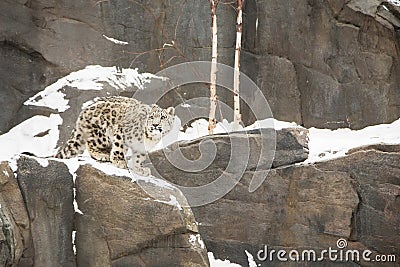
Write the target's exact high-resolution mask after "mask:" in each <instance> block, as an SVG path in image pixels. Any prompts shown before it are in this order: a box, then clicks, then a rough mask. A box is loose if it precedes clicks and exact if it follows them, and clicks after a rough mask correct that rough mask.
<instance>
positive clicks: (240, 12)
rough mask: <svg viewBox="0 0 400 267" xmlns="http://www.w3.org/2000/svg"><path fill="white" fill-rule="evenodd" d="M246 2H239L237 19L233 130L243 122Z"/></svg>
mask: <svg viewBox="0 0 400 267" xmlns="http://www.w3.org/2000/svg"><path fill="white" fill-rule="evenodd" d="M244 1H245V0H237V11H238V13H237V19H236V46H235V66H234V76H233V130H234V131H237V130H239V125H240V122H241V121H242V114H241V113H240V95H239V84H240V77H239V76H240V50H241V48H242V30H243V24H242V21H243V20H242V17H243V4H244Z"/></svg>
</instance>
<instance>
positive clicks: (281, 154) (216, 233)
mask: <svg viewBox="0 0 400 267" xmlns="http://www.w3.org/2000/svg"><path fill="white" fill-rule="evenodd" d="M302 131H303V130H302V129H301V128H300V129H289V130H284V131H280V132H278V134H277V141H278V144H277V146H276V157H275V160H274V161H273V162H272V169H271V170H270V171H269V173H268V176H267V177H266V179H265V181H264V182H263V183H262V184H261V185H260V186H259V187H258V188H257V189H256V190H255V191H254V192H249V184H250V181H251V179H252V177H253V175H254V173H256V172H263V171H265V170H264V168H266V167H268V164H266V165H262V164H261V165H259V166H258V167H259V168H258V169H257V168H255V165H254V163H257V162H259V158H257V157H256V155H257V154H259V151H260V144H262V143H263V140H262V136H261V135H260V133H257V132H252V133H251V134H250V135H249V134H247V135H246V137H245V135H244V134H240V133H235V134H233V135H234V136H235V138H239V140H241V139H240V138H247V141H248V143H249V146H250V154H249V165H248V167H247V168H246V169H245V171H244V174H243V176H242V178H241V179H240V181H239V182H238V183H237V185H236V186H235V187H234V188H233V190H231V191H230V192H229V193H228V194H226V195H225V196H223V197H222V198H220V199H218V200H217V201H215V202H213V203H210V204H207V205H203V206H199V207H192V208H189V207H187V205H188V203H190V201H191V199H190V198H189V197H188V196H186V198H185V196H183V195H182V194H181V192H180V191H179V190H178V189H177V188H175V187H174V186H166V184H167V183H165V181H161V180H157V179H156V178H154V179H151V180H148V183H147V184H148V186H150V187H151V190H152V192H157V195H158V197H156V198H155V197H153V196H151V195H148V194H147V193H146V192H145V191H144V190H143V189H142V187H141V186H139V185H138V183H136V182H132V180H131V178H129V177H122V176H115V175H108V174H105V173H103V172H102V171H100V170H98V169H96V168H94V167H93V166H91V165H82V166H79V168H78V169H77V171H76V172H75V173H74V174H73V175H72V174H71V173H70V170H69V169H68V167H67V166H66V165H65V164H64V162H59V161H54V160H49V161H48V164H47V163H44V162H43V160H38V159H35V158H32V157H26V156H21V157H20V158H19V160H18V161H17V166H18V168H17V169H16V171H15V172H14V173H13V171H12V170H11V169H10V167H9V166H8V163H4V162H3V163H2V164H1V165H0V169H1V170H0V204H1V209H0V229H1V231H0V265H1V266H209V261H208V258H207V251H211V252H213V253H214V256H215V258H218V259H229V260H230V261H231V262H235V263H238V264H241V265H242V266H248V255H247V253H249V254H251V255H253V258H254V260H255V261H256V263H257V264H262V265H263V264H266V263H265V262H264V261H260V260H259V259H257V257H256V255H257V252H258V251H259V250H260V249H262V248H264V246H266V245H267V246H268V247H269V248H270V249H285V250H290V249H314V250H316V251H320V250H323V249H328V248H329V247H333V248H336V241H337V240H338V239H339V238H344V239H345V240H346V241H347V248H348V249H357V250H360V251H362V250H365V249H368V250H371V251H372V253H373V254H374V255H375V254H385V255H389V254H390V255H395V256H397V258H399V257H400V255H399V251H400V250H399V248H400V246H399V244H400V228H399V225H400V224H399V222H400V202H399V199H400V164H399V163H400V149H399V146H395V145H393V146H390V145H375V146H368V147H363V148H360V149H358V150H352V151H350V152H349V154H348V155H347V156H346V157H343V158H339V159H335V160H331V161H326V162H320V163H316V164H304V163H301V162H302V161H304V159H305V158H306V157H307V139H306V135H305V134H304V133H303V132H302ZM210 141H212V142H213V143H214V144H215V147H216V149H217V150H216V155H217V156H216V157H215V160H214V162H213V164H211V165H210V166H208V167H207V168H205V169H204V170H203V171H201V172H200V173H186V174H184V175H183V173H182V172H181V171H180V170H178V169H177V168H176V167H174V166H173V165H170V163H168V160H166V158H165V157H166V154H168V153H170V155H167V157H168V156H171V155H173V154H174V151H176V150H178V149H179V150H180V151H181V153H182V154H183V155H184V156H185V157H187V158H188V159H196V157H198V156H199V151H201V149H200V146H201V145H200V144H201V143H203V145H204V143H207V142H210ZM240 143H243V142H240ZM228 146H229V139H228V136H225V135H216V136H208V137H204V138H201V139H198V140H195V141H191V142H186V143H185V142H184V143H180V144H173V145H171V146H170V147H169V148H168V150H166V152H164V153H162V152H161V151H156V152H153V153H152V154H151V155H150V159H151V161H152V163H153V166H154V168H155V169H157V170H158V172H159V174H162V176H163V177H164V178H165V179H166V180H168V181H169V182H172V183H175V184H176V185H184V186H198V185H202V184H207V183H210V182H212V181H213V179H215V178H216V177H217V176H218V175H220V173H221V172H224V170H223V167H224V166H225V165H224V162H226V160H227V158H226V155H227V154H226V152H227V150H226V149H227V147H228ZM239 148H240V147H239ZM283 159H286V161H283ZM299 162H300V163H299ZM160 170H161V171H160ZM234 174H235V173H231V175H234ZM74 180H75V184H74ZM74 188H75V189H74ZM74 191H76V192H75V193H76V197H75V200H76V205H77V207H78V208H79V210H78V209H75V211H74V204H73V203H74ZM163 196H164V197H165V198H163ZM72 236H74V237H76V240H75V241H72V240H73V237H72ZM202 240H204V243H203V241H202ZM74 251H75V253H74ZM329 263H330V262H326V265H323V266H329ZM268 264H269V265H268V266H281V265H282V263H279V262H273V263H271V262H268ZM301 264H303V265H301ZM314 264H315V265H313V263H299V262H297V263H296V264H295V265H293V266H322V265H318V264H322V263H321V262H318V263H314ZM340 264H341V266H359V265H362V266H373V265H371V264H370V263H368V262H363V261H361V262H351V261H350V262H341V263H340ZM285 266H287V264H286V265H285Z"/></svg>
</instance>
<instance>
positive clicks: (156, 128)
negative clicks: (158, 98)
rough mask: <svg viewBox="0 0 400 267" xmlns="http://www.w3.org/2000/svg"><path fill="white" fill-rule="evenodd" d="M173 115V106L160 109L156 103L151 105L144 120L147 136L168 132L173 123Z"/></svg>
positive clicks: (159, 135)
mask: <svg viewBox="0 0 400 267" xmlns="http://www.w3.org/2000/svg"><path fill="white" fill-rule="evenodd" d="M174 115H175V109H174V108H173V107H169V108H167V109H162V108H160V107H159V106H157V105H152V106H151V111H150V113H149V114H148V116H147V121H146V133H147V136H149V137H161V135H163V134H166V133H168V132H169V131H170V130H171V129H172V126H173V124H174Z"/></svg>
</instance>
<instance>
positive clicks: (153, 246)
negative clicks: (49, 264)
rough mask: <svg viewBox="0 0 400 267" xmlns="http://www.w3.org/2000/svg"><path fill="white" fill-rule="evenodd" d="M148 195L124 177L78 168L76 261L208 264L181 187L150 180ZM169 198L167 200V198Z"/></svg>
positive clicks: (103, 264) (89, 262) (115, 264)
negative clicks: (180, 189)
mask: <svg viewBox="0 0 400 267" xmlns="http://www.w3.org/2000/svg"><path fill="white" fill-rule="evenodd" d="M145 184H146V186H145V188H146V190H149V191H151V192H157V196H159V197H157V198H154V197H153V195H149V194H147V193H146V191H144V189H143V188H142V187H140V186H139V185H138V184H137V183H133V182H132V181H131V179H130V178H128V177H116V176H108V175H106V174H104V173H102V172H100V171H99V170H97V169H95V168H93V167H91V166H89V165H85V166H81V167H80V168H79V169H78V171H77V179H76V187H77V203H78V207H79V209H80V210H81V211H82V213H83V214H82V215H78V216H77V221H76V230H77V233H76V236H77V237H76V238H77V239H76V247H77V264H78V265H79V266H208V264H209V263H208V258H207V251H206V249H205V247H204V243H202V241H201V239H200V236H199V234H198V228H197V224H196V221H195V218H194V215H193V213H192V211H191V209H190V208H188V207H184V206H187V203H186V199H185V198H184V197H183V196H182V194H181V193H180V191H178V190H177V189H175V188H173V187H169V186H166V185H165V184H164V185H163V184H157V183H155V182H154V181H150V182H148V183H145ZM168 203H170V204H168Z"/></svg>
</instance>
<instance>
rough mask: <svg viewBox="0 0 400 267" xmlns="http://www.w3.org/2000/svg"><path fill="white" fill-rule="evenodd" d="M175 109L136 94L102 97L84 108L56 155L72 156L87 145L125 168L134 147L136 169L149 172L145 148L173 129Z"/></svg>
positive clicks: (94, 154)
mask: <svg viewBox="0 0 400 267" xmlns="http://www.w3.org/2000/svg"><path fill="white" fill-rule="evenodd" d="M174 113H175V109H174V108H173V107H169V108H167V109H163V108H160V107H159V106H158V105H156V104H153V105H147V104H144V103H142V102H140V101H138V100H136V99H133V98H128V97H123V96H110V97H102V98H99V99H98V100H95V101H94V103H92V104H90V105H88V106H87V107H86V108H84V109H82V111H81V112H80V114H79V116H78V119H77V121H76V125H75V128H74V130H73V131H72V134H71V137H70V139H69V140H67V141H66V142H65V145H64V146H63V147H61V148H60V149H59V151H58V152H57V154H56V157H57V158H61V159H65V158H71V157H74V156H77V155H78V154H81V153H83V152H84V150H85V148H86V149H87V150H88V152H89V154H90V156H91V157H92V158H94V159H96V160H98V161H108V162H111V163H112V164H113V165H115V166H117V167H119V168H124V169H126V168H127V163H126V156H127V155H126V154H127V150H128V148H131V150H132V155H131V156H132V159H133V166H132V169H133V171H134V172H135V173H137V174H139V175H142V176H149V175H150V169H149V168H145V167H143V162H144V161H145V159H146V152H148V151H149V150H151V149H153V148H154V146H155V145H156V144H157V143H158V142H159V141H160V140H161V138H162V136H163V135H165V134H167V133H168V132H169V131H171V129H172V127H173V122H174V115H175V114H174Z"/></svg>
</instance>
